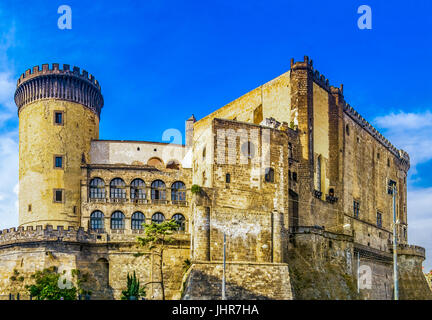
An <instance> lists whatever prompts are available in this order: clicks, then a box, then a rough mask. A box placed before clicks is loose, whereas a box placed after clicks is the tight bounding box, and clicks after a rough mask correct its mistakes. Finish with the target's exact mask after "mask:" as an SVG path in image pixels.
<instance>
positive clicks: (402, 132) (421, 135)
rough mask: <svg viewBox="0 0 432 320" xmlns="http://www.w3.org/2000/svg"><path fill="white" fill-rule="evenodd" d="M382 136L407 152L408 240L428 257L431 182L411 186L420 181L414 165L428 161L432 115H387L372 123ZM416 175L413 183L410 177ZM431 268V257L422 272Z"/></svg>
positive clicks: (430, 248)
mask: <svg viewBox="0 0 432 320" xmlns="http://www.w3.org/2000/svg"><path fill="white" fill-rule="evenodd" d="M373 122H374V123H375V124H376V125H377V126H378V127H379V128H381V129H383V130H382V133H383V135H384V136H385V137H386V138H388V139H389V140H390V141H391V142H392V143H393V144H394V145H395V146H396V147H397V148H400V149H403V150H405V151H407V152H408V153H409V155H410V159H411V169H410V172H409V173H410V174H409V177H410V179H409V181H408V185H409V186H408V208H407V209H408V237H409V242H410V243H411V244H415V245H419V246H422V247H424V248H425V249H426V256H429V255H432V232H431V231H432V182H430V183H429V182H428V183H429V185H427V186H426V187H424V188H418V187H412V186H411V185H412V184H413V183H414V182H418V181H420V180H421V179H422V176H421V174H420V172H418V170H417V167H416V166H417V165H418V164H421V163H425V162H427V161H430V160H432V112H431V111H430V110H425V111H423V112H418V113H414V112H410V113H406V112H403V111H400V112H398V113H390V114H388V115H385V116H382V117H377V118H375V120H374V121H373ZM414 174H417V178H416V179H415V180H413V179H412V176H413V175H414ZM430 269H432V257H429V258H428V259H427V260H426V261H425V270H430Z"/></svg>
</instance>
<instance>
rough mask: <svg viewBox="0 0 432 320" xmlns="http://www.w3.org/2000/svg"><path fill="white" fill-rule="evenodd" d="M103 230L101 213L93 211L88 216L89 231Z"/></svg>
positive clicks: (102, 215)
mask: <svg viewBox="0 0 432 320" xmlns="http://www.w3.org/2000/svg"><path fill="white" fill-rule="evenodd" d="M103 228H104V214H103V213H102V211H99V210H97V211H93V212H92V214H91V215H90V229H92V230H102V229H103Z"/></svg>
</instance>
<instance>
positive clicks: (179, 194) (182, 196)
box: [171, 181, 186, 202]
mask: <svg viewBox="0 0 432 320" xmlns="http://www.w3.org/2000/svg"><path fill="white" fill-rule="evenodd" d="M171 200H172V201H173V202H176V201H186V186H185V184H184V183H183V182H181V181H176V182H174V183H173V184H172V186H171Z"/></svg>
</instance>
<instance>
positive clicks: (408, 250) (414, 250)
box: [398, 243, 426, 258]
mask: <svg viewBox="0 0 432 320" xmlns="http://www.w3.org/2000/svg"><path fill="white" fill-rule="evenodd" d="M398 247H399V250H398V254H402V255H404V254H405V255H414V256H420V257H423V258H426V250H425V248H423V247H419V246H416V245H411V244H402V243H400V244H399V245H398Z"/></svg>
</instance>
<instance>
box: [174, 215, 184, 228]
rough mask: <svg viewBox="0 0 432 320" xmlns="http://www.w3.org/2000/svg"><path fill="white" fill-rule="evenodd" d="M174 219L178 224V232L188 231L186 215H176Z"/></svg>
mask: <svg viewBox="0 0 432 320" xmlns="http://www.w3.org/2000/svg"><path fill="white" fill-rule="evenodd" d="M172 219H173V220H174V221H175V222H177V224H178V229H177V230H178V231H185V229H186V219H185V217H184V215H182V214H181V213H176V214H175V215H173V217H172Z"/></svg>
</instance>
